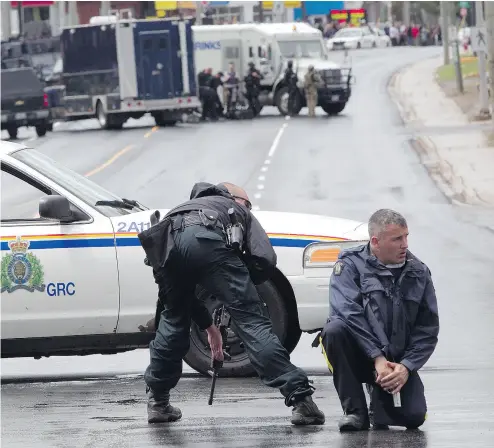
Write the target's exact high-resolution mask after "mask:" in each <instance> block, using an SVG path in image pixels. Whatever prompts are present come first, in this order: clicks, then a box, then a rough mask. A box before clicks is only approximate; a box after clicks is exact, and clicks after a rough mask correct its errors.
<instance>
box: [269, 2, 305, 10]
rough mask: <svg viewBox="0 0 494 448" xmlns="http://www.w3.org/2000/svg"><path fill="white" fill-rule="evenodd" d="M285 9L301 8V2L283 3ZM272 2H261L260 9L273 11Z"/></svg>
mask: <svg viewBox="0 0 494 448" xmlns="http://www.w3.org/2000/svg"><path fill="white" fill-rule="evenodd" d="M283 4H284V5H285V8H301V7H302V2H297V1H285V2H283ZM273 6H274V2H262V7H263V8H264V9H273Z"/></svg>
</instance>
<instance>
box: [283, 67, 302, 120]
mask: <svg viewBox="0 0 494 448" xmlns="http://www.w3.org/2000/svg"><path fill="white" fill-rule="evenodd" d="M283 82H284V83H285V84H286V85H287V86H288V115H293V114H294V111H295V104H296V101H297V98H298V95H299V91H298V87H297V83H298V76H297V74H296V73H295V72H294V71H293V61H288V63H287V69H286V70H285V76H284V78H283Z"/></svg>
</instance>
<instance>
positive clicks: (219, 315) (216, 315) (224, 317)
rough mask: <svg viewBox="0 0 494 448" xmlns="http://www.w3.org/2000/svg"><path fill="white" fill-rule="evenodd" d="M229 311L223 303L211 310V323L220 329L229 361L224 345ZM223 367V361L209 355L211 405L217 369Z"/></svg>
mask: <svg viewBox="0 0 494 448" xmlns="http://www.w3.org/2000/svg"><path fill="white" fill-rule="evenodd" d="M230 319H231V318H230V313H228V311H227V310H226V309H225V305H222V306H221V307H220V308H217V309H216V310H214V312H213V324H214V325H215V326H216V327H217V328H218V329H219V330H220V333H221V339H222V340H223V356H224V358H225V359H226V360H227V361H229V360H230V359H232V357H231V356H230V354H229V353H228V347H227V346H226V339H227V336H228V334H227V331H226V329H227V328H228V327H229V325H230ZM222 367H223V361H219V360H218V359H215V358H214V357H211V369H210V370H208V373H209V375H210V376H211V377H212V382H211V391H210V392H209V401H208V404H209V405H210V406H211V405H212V404H213V397H214V388H215V386H216V378H218V376H219V371H220V369H221V368H222Z"/></svg>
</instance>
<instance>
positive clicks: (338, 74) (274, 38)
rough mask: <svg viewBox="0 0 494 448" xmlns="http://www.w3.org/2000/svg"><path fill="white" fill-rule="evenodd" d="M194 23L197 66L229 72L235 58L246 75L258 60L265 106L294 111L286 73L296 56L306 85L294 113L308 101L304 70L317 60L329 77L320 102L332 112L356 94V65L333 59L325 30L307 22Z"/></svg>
mask: <svg viewBox="0 0 494 448" xmlns="http://www.w3.org/2000/svg"><path fill="white" fill-rule="evenodd" d="M192 29H193V32H194V52H195V63H196V67H197V71H201V70H204V69H205V68H208V67H210V68H212V69H213V71H215V72H216V71H223V72H226V71H227V70H228V66H229V64H230V63H233V65H234V66H235V70H236V71H237V73H238V75H240V76H242V77H243V76H244V75H245V73H246V71H247V68H248V63H249V62H253V63H254V64H255V65H256V66H257V67H258V68H259V69H260V71H261V73H262V75H263V79H262V81H261V94H260V96H259V101H260V103H261V105H262V106H276V107H277V108H278V110H279V111H280V113H281V114H283V115H287V114H288V96H289V88H288V86H287V85H286V84H285V82H284V79H283V78H284V72H285V69H286V67H287V63H288V61H290V60H291V61H293V69H294V71H296V73H297V76H298V88H299V91H300V95H298V97H297V98H296V102H295V103H296V104H295V105H294V109H295V110H292V113H294V114H298V113H299V112H300V110H301V109H302V108H303V107H306V101H305V94H304V87H303V86H304V75H305V74H306V73H307V70H308V68H309V66H311V65H312V66H314V68H315V70H316V71H317V72H318V73H319V75H320V77H321V80H322V82H323V85H321V86H319V88H318V105H319V106H321V108H322V109H323V110H324V111H325V112H326V113H327V114H329V115H336V114H338V113H340V112H341V111H343V109H344V108H345V106H346V104H347V102H348V101H349V99H350V96H351V84H353V82H354V78H353V75H352V70H351V68H350V67H345V66H342V65H340V64H337V63H335V62H332V61H330V60H329V54H328V52H327V49H326V45H325V43H324V40H323V38H322V34H321V32H320V31H319V30H318V29H316V28H314V27H312V26H310V25H308V24H306V23H247V24H232V25H195V26H193V27H192Z"/></svg>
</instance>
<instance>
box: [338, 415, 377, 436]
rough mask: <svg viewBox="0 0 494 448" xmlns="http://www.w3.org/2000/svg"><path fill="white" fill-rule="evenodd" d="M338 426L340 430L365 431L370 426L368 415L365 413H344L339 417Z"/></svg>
mask: <svg viewBox="0 0 494 448" xmlns="http://www.w3.org/2000/svg"><path fill="white" fill-rule="evenodd" d="M338 426H339V428H340V431H341V432H348V431H366V430H368V429H369V427H370V423H369V416H368V415H367V412H366V413H365V414H357V413H355V414H345V415H344V416H343V417H341V419H340V421H339V423H338Z"/></svg>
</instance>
